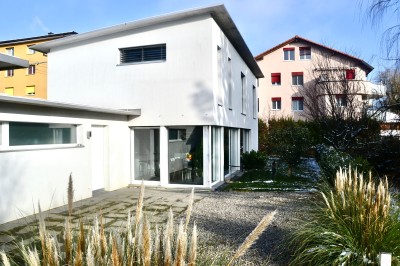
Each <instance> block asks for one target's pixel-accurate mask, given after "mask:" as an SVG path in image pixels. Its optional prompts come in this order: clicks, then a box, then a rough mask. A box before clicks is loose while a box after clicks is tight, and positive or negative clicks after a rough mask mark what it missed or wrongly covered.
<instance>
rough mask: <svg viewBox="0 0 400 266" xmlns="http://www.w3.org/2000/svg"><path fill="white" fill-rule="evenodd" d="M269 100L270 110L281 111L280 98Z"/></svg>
mask: <svg viewBox="0 0 400 266" xmlns="http://www.w3.org/2000/svg"><path fill="white" fill-rule="evenodd" d="M271 100H272V110H281V108H282V103H281V97H273V98H272V99H271Z"/></svg>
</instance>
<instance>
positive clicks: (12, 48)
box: [0, 31, 76, 99]
mask: <svg viewBox="0 0 400 266" xmlns="http://www.w3.org/2000/svg"><path fill="white" fill-rule="evenodd" d="M74 34H76V32H74V31H72V32H65V33H58V34H54V33H49V34H47V35H44V36H36V37H29V38H23V39H15V40H6V41H0V53H2V54H6V55H9V56H15V57H18V58H21V59H25V60H28V61H29V66H28V67H27V68H25V69H13V68H12V69H7V70H4V71H1V73H0V93H6V94H8V95H11V96H25V97H30V98H41V99H47V55H46V54H43V53H40V52H36V51H34V50H32V49H30V47H31V46H32V45H35V44H40V43H43V42H47V41H51V40H55V39H59V38H63V37H66V36H70V35H74Z"/></svg>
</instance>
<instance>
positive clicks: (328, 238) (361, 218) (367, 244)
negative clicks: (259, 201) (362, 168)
mask: <svg viewBox="0 0 400 266" xmlns="http://www.w3.org/2000/svg"><path fill="white" fill-rule="evenodd" d="M321 196H322V206H321V207H319V208H317V209H316V212H315V214H314V215H313V216H312V220H311V221H310V222H309V223H307V224H305V225H304V226H302V227H300V229H299V230H298V231H296V232H295V234H294V241H293V244H294V245H296V246H297V249H296V251H295V257H294V260H293V261H292V265H303V264H307V265H366V264H372V265H378V255H379V253H380V252H389V253H392V263H393V264H394V265H399V263H400V238H399V235H400V220H399V212H398V210H393V209H392V208H391V205H392V204H393V203H392V202H391V194H390V188H389V184H388V181H387V179H386V178H382V179H380V180H378V181H377V182H376V181H374V179H373V178H372V176H371V174H370V175H369V177H368V178H366V179H365V178H364V176H363V175H362V174H358V173H357V170H352V169H351V167H349V170H348V171H347V170H342V169H340V170H339V171H338V172H337V174H336V179H335V186H334V188H333V189H330V190H328V189H325V190H323V191H322V192H321Z"/></svg>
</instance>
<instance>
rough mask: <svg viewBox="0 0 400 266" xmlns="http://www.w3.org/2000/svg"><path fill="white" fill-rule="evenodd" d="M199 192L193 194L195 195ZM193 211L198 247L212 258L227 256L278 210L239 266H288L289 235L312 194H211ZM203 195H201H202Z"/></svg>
mask: <svg viewBox="0 0 400 266" xmlns="http://www.w3.org/2000/svg"><path fill="white" fill-rule="evenodd" d="M197 193H199V194H202V192H196V194H197ZM205 194H207V195H204V196H205V197H204V198H203V199H202V200H201V201H199V202H197V203H196V204H195V205H194V208H193V216H192V217H193V220H194V221H196V224H197V226H198V234H199V244H200V249H201V250H203V252H205V253H207V254H210V255H211V256H212V257H215V256H216V257H220V256H227V257H230V256H231V254H233V253H234V252H235V251H236V249H237V247H238V246H239V245H240V244H241V243H242V242H243V240H244V239H245V238H246V237H247V235H248V234H249V233H250V232H251V231H252V230H253V229H254V228H255V227H256V225H257V224H258V222H259V221H260V220H261V219H262V217H263V216H264V215H265V214H267V213H269V212H272V211H274V210H275V209H277V210H278V212H277V214H276V216H275V218H274V220H273V222H272V224H271V225H270V226H269V227H268V228H267V230H266V231H265V232H264V233H263V234H262V235H261V237H260V238H259V239H258V241H257V242H256V244H255V245H253V247H252V248H251V249H250V250H249V251H248V252H247V253H246V254H245V256H244V257H243V258H242V259H241V260H240V262H239V263H238V265H287V264H288V261H289V259H290V252H288V251H286V250H285V248H287V247H288V245H289V243H288V242H287V240H285V236H287V235H288V232H290V231H291V230H293V229H294V228H296V226H297V225H298V222H299V220H304V218H306V217H307V213H308V211H309V208H310V204H311V200H312V199H314V194H311V193H308V192H214V193H205ZM202 196H203V195H202Z"/></svg>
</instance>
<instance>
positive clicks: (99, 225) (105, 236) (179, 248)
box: [0, 176, 197, 266]
mask: <svg viewBox="0 0 400 266" xmlns="http://www.w3.org/2000/svg"><path fill="white" fill-rule="evenodd" d="M72 184H73V182H72V176H70V178H69V182H68V190H67V191H68V193H67V194H68V217H67V218H66V219H65V226H64V232H63V234H62V236H63V237H60V238H57V237H55V236H53V235H52V234H50V233H49V231H47V229H46V224H45V220H44V217H43V214H42V212H41V209H40V205H39V215H38V218H39V219H38V220H39V223H38V227H39V230H38V232H39V237H38V239H39V241H38V242H37V243H35V244H31V245H29V246H26V245H24V243H23V242H22V244H21V245H20V246H19V248H18V251H17V252H19V253H20V254H19V256H17V257H20V258H21V260H22V261H16V262H14V261H13V260H10V259H9V256H7V254H6V253H5V252H4V251H0V262H1V263H2V265H4V266H11V265H28V266H40V265H46V266H61V265H77V266H79V265H87V266H97V265H113V266H122V265H123V266H125V265H128V266H133V265H135V266H142V265H143V266H150V265H163V266H172V265H188V264H189V261H190V260H192V262H191V263H190V265H196V264H195V262H193V258H194V259H196V255H195V254H196V251H195V249H196V243H197V231H196V227H195V226H194V229H193V232H192V233H191V234H188V232H187V228H188V225H189V219H190V217H191V211H192V205H193V198H194V196H193V195H194V192H193V191H192V193H191V195H190V197H189V202H188V211H187V213H186V220H185V221H184V220H180V222H179V224H178V225H176V224H175V223H174V216H173V213H172V209H171V210H170V212H169V214H168V220H167V222H166V223H165V224H164V225H156V226H153V227H152V226H151V225H150V222H149V220H148V219H147V217H146V215H145V214H144V212H143V207H144V206H143V202H144V184H143V183H142V185H141V188H140V193H139V198H138V200H137V205H136V213H135V217H133V216H131V214H130V212H128V215H127V225H126V226H125V227H121V228H119V230H116V229H115V228H107V227H106V225H105V224H104V222H103V218H102V215H101V213H100V215H99V216H95V217H94V218H93V222H92V224H91V225H90V226H88V231H87V232H86V231H85V226H84V224H83V220H84V219H83V218H81V219H80V220H79V223H77V224H76V225H73V223H72V215H73V213H72V211H73V210H72V198H73V188H72ZM85 220H86V219H85ZM57 239H59V240H60V241H61V242H60V243H59V242H58V240H57ZM188 239H191V241H190V245H189V246H188ZM60 246H62V249H60ZM188 254H190V258H189V255H188ZM17 255H18V254H17Z"/></svg>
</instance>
